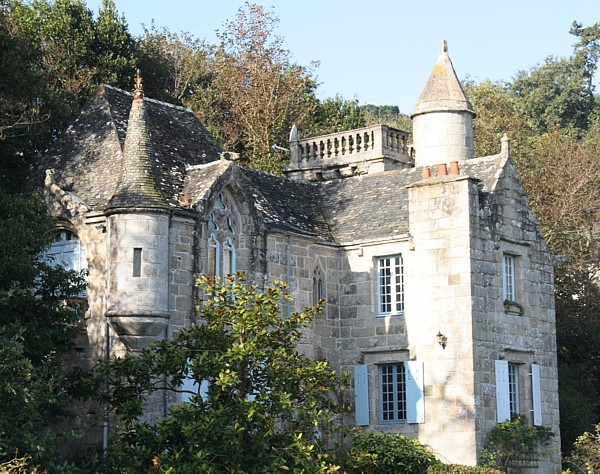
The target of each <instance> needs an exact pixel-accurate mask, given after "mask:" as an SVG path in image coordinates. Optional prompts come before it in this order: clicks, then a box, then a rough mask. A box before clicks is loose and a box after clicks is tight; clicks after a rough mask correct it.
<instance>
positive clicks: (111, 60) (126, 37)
mask: <svg viewBox="0 0 600 474" xmlns="http://www.w3.org/2000/svg"><path fill="white" fill-rule="evenodd" d="M135 48H136V42H135V40H134V39H133V37H132V36H131V34H130V33H129V30H128V28H127V22H126V21H125V17H124V16H121V17H119V14H118V12H117V9H116V6H115V2H114V0H102V5H101V7H100V11H99V13H98V18H97V20H96V21H95V28H94V45H93V52H94V56H95V61H94V62H95V64H96V77H95V80H94V83H105V84H110V85H113V86H116V87H121V88H123V89H128V88H130V87H131V77H133V75H134V72H135V63H136V58H135Z"/></svg>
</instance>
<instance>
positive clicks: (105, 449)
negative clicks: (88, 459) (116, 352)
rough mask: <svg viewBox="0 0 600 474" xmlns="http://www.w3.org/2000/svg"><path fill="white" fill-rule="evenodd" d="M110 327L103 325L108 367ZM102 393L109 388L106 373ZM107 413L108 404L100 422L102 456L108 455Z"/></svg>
mask: <svg viewBox="0 0 600 474" xmlns="http://www.w3.org/2000/svg"><path fill="white" fill-rule="evenodd" d="M109 328H110V326H109V324H108V321H106V322H105V323H104V340H105V343H104V360H105V364H106V365H107V366H108V363H109V358H110V339H109V336H110V332H109V331H110V329H109ZM104 392H105V393H106V394H107V395H108V392H109V386H108V372H107V373H106V375H105V376H104ZM108 415H109V411H108V402H107V403H105V404H104V419H103V420H102V452H103V453H104V456H107V455H108V419H109V416H108Z"/></svg>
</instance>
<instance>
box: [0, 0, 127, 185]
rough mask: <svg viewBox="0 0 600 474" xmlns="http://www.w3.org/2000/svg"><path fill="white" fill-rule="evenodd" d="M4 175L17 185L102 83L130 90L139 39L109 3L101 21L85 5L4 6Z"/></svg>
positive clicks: (67, 1) (68, 1)
mask: <svg viewBox="0 0 600 474" xmlns="http://www.w3.org/2000/svg"><path fill="white" fill-rule="evenodd" d="M0 45H1V46H2V48H0V80H1V81H2V83H3V84H10V87H3V88H2V90H1V91H0V155H1V156H2V158H3V162H2V163H1V164H0V175H1V177H2V178H3V181H4V185H7V183H10V184H12V185H13V186H15V187H18V185H19V184H20V179H19V178H22V177H23V175H24V174H25V173H26V171H27V168H28V166H29V165H30V164H31V161H32V159H33V156H34V155H35V153H37V152H38V151H39V150H41V149H44V148H47V147H48V145H49V144H50V143H51V141H52V140H53V138H55V137H56V135H57V134H58V133H60V130H61V129H62V128H63V126H64V125H65V123H66V121H67V119H70V118H71V116H72V115H73V114H74V113H75V112H76V111H77V110H79V107H80V106H81V105H82V104H83V101H85V100H86V99H87V98H88V96H89V94H90V93H91V92H92V91H93V90H94V88H95V87H97V85H98V84H99V83H101V82H108V83H111V84H115V85H120V86H123V87H127V86H128V84H129V83H130V78H131V76H132V75H133V71H134V67H133V65H134V59H133V57H132V54H133V50H134V48H133V46H134V40H133V39H132V38H131V36H130V35H129V33H128V32H127V25H126V23H125V21H124V19H123V18H119V17H118V15H117V12H116V10H115V8H114V2H113V1H112V0H104V2H103V4H102V7H101V9H100V13H99V17H98V21H97V22H95V21H94V19H93V16H92V13H91V11H90V10H88V9H87V8H86V6H85V4H84V3H83V1H82V0H56V1H55V2H53V3H50V2H48V1H47V0H36V1H33V2H26V1H24V0H8V1H5V2H3V4H2V6H1V7H0Z"/></svg>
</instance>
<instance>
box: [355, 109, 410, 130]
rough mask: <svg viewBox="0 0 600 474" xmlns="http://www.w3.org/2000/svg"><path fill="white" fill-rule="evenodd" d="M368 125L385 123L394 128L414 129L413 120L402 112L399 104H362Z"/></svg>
mask: <svg viewBox="0 0 600 474" xmlns="http://www.w3.org/2000/svg"><path fill="white" fill-rule="evenodd" d="M361 111H362V112H363V114H364V116H365V121H366V123H367V125H375V124H383V125H388V126H390V127H393V128H398V129H400V130H404V131H405V132H411V131H412V120H411V119H410V117H409V116H408V115H406V114H401V113H400V109H399V108H398V106H397V105H373V104H367V105H363V106H361Z"/></svg>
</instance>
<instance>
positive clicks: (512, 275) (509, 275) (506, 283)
mask: <svg viewBox="0 0 600 474" xmlns="http://www.w3.org/2000/svg"><path fill="white" fill-rule="evenodd" d="M516 263H517V257H516V256H515V255H512V254H509V253H505V254H503V255H502V293H503V295H504V299H505V300H508V301H517V290H516V283H517V281H516Z"/></svg>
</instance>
